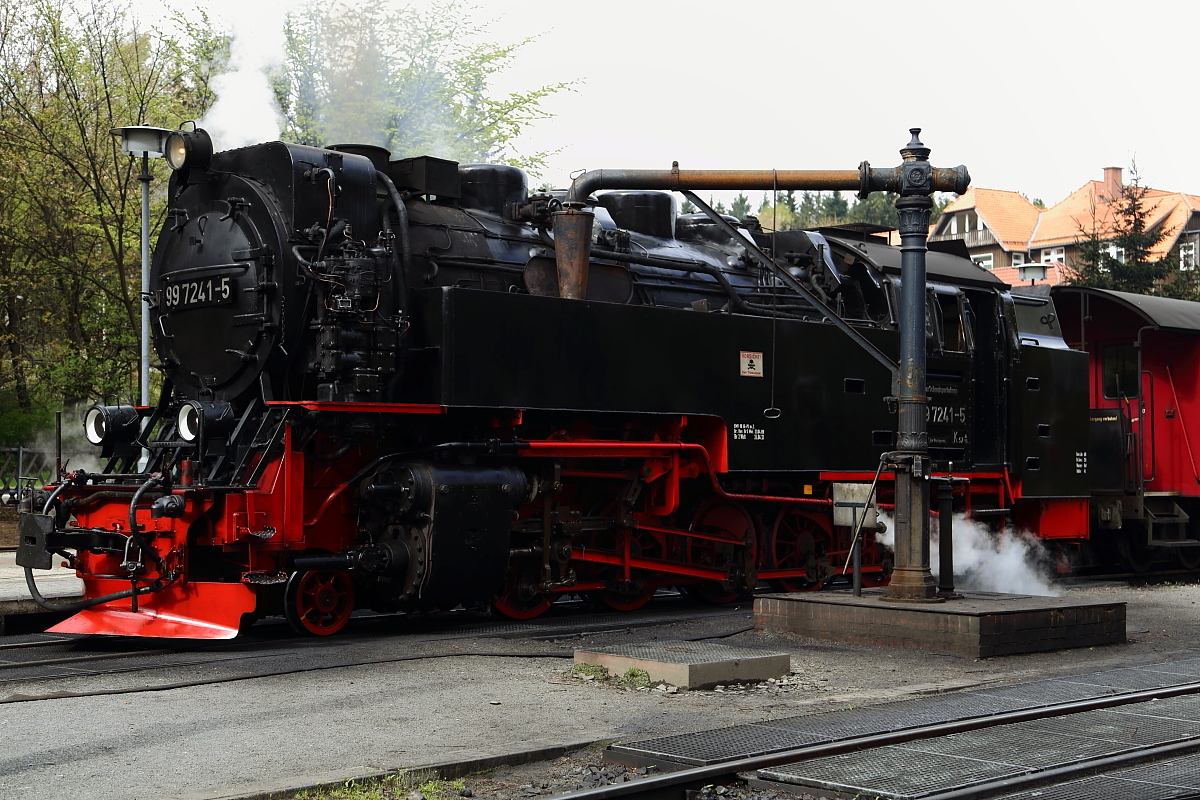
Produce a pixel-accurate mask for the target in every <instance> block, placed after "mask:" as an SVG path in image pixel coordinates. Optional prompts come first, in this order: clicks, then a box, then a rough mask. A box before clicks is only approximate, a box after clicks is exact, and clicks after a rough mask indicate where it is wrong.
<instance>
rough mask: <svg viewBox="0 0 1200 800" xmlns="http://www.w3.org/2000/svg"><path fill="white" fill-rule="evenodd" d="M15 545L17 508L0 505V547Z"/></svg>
mask: <svg viewBox="0 0 1200 800" xmlns="http://www.w3.org/2000/svg"><path fill="white" fill-rule="evenodd" d="M16 546H17V509H16V508H15V507H13V506H0V547H16Z"/></svg>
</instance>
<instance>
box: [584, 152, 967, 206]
mask: <svg viewBox="0 0 1200 800" xmlns="http://www.w3.org/2000/svg"><path fill="white" fill-rule="evenodd" d="M902 169H904V167H903V166H900V167H894V168H891V169H872V168H871V165H870V164H869V163H868V162H866V161H864V162H862V163H861V164H859V165H858V169H679V167H678V165H677V164H676V165H675V166H674V168H672V169H597V170H592V171H591V172H585V173H583V174H582V175H580V176H579V177H578V178H576V179H575V180H574V182H573V183H572V184H571V188H570V190H569V191H568V192H567V197H566V200H564V201H563V202H564V204H565V205H568V206H570V205H571V204H575V203H583V202H585V201H586V200H587V198H588V195H590V194H591V193H592V192H595V191H599V190H600V189H667V190H674V191H678V192H682V191H696V190H700V189H704V190H716V189H766V190H770V189H783V190H785V191H786V190H788V189H803V190H809V191H833V190H850V191H855V192H857V193H858V195H859V197H862V198H865V197H866V195H867V194H868V193H870V192H899V191H900V188H901V172H900V171H901V170H902ZM930 180H931V183H932V190H933V191H935V192H957V193H959V194H961V193H962V192H965V191H966V190H967V186H968V185H970V180H971V179H970V176H969V175H968V174H967V168H966V167H963V166H957V167H950V168H939V167H935V168H933V169H932V175H931V176H930Z"/></svg>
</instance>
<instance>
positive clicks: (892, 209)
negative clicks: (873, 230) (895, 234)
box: [846, 192, 900, 229]
mask: <svg viewBox="0 0 1200 800" xmlns="http://www.w3.org/2000/svg"><path fill="white" fill-rule="evenodd" d="M897 197H898V195H896V194H894V193H892V192H871V193H870V194H869V195H867V199H866V200H857V201H855V203H854V205H853V206H851V207H850V210H849V211H848V212H847V213H846V222H866V223H869V224H871V225H880V226H882V227H885V228H889V229H891V228H896V227H898V226H899V225H900V218H899V217H898V216H897V215H896V198H897Z"/></svg>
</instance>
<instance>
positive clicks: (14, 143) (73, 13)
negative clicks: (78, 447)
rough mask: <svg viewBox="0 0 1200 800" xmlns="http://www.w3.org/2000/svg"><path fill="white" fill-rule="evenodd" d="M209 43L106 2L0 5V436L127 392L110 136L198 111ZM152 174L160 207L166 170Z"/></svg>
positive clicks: (115, 165) (125, 285)
mask: <svg viewBox="0 0 1200 800" xmlns="http://www.w3.org/2000/svg"><path fill="white" fill-rule="evenodd" d="M184 27H185V28H186V27H187V26H186V24H185V26H184ZM191 30H193V31H194V32H200V31H201V30H206V26H204V24H203V18H200V21H197V22H196V23H195V25H194V26H192V28H191ZM219 50H220V43H219V42H218V41H216V40H215V39H212V37H211V36H210V37H209V38H208V39H206V40H204V41H203V42H191V41H188V40H186V37H185V39H176V38H172V37H171V36H168V35H167V34H165V33H163V32H161V31H158V30H153V29H145V28H142V27H140V26H139V25H138V23H137V22H136V20H135V19H134V18H133V17H132V16H131V15H130V13H129V12H127V11H123V10H119V9H117V8H115V7H107V6H101V5H97V4H93V5H90V6H88V5H82V6H81V5H77V4H74V3H71V2H69V0H34V2H31V3H22V2H19V0H0V161H2V162H3V168H4V170H5V173H6V177H7V180H6V181H5V190H3V191H0V393H2V394H3V395H4V397H5V402H8V399H9V398H11V402H12V403H13V404H14V405H15V408H16V409H18V410H19V412H20V413H19V414H18V415H17V416H13V415H12V414H11V413H8V414H6V415H5V416H6V419H7V420H8V422H6V423H5V424H3V425H0V439H3V440H4V441H7V442H14V438H11V437H19V438H26V437H27V436H28V432H29V430H30V427H31V425H33V424H34V422H36V421H37V420H41V419H45V417H46V414H47V411H46V409H48V408H50V407H56V406H58V405H59V404H60V403H64V402H65V403H67V404H70V403H73V402H75V401H78V400H83V399H96V400H101V399H103V400H112V401H118V400H119V401H124V402H129V401H131V400H133V399H135V397H134V394H135V393H136V390H137V366H136V365H137V353H138V348H137V342H138V320H139V316H140V305H141V303H140V297H139V289H140V272H141V258H140V255H141V252H140V231H141V223H140V197H139V195H140V188H139V184H138V181H137V166H138V165H135V164H134V163H133V162H132V160H131V159H130V158H129V157H128V156H125V155H123V154H121V152H120V146H119V140H118V139H116V138H114V137H113V136H111V135H110V134H109V130H110V129H111V128H114V127H119V126H123V125H131V124H138V123H142V124H147V125H158V126H163V127H175V125H177V124H178V122H179V121H180V120H181V119H186V118H189V117H194V116H197V115H199V114H200V113H202V112H203V110H204V108H205V107H206V103H207V102H209V101H210V100H211V93H206V90H205V86H204V85H202V84H201V83H198V82H197V81H203V80H204V76H205V75H206V73H205V71H204V69H203V68H202V64H203V63H206V61H212V60H213V59H218V60H219V58H218V55H217V54H218V51H219ZM151 169H152V173H153V174H154V178H155V188H156V189H157V191H156V192H155V195H156V196H155V197H154V203H153V209H154V213H156V214H159V215H161V213H162V210H163V205H164V198H162V196H161V187H162V186H163V178H164V177H165V173H166V169H165V166H164V165H163V164H162V162H160V161H157V160H155V161H153V162H152V163H151ZM18 417H19V418H18Z"/></svg>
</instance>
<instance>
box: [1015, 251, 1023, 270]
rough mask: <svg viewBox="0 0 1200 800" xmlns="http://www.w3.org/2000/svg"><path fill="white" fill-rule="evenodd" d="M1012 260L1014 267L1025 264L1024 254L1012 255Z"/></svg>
mask: <svg viewBox="0 0 1200 800" xmlns="http://www.w3.org/2000/svg"><path fill="white" fill-rule="evenodd" d="M1012 258H1013V260H1012V265H1013V266H1014V267H1020V266H1022V265H1024V264H1025V254H1024V253H1013V254H1012Z"/></svg>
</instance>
